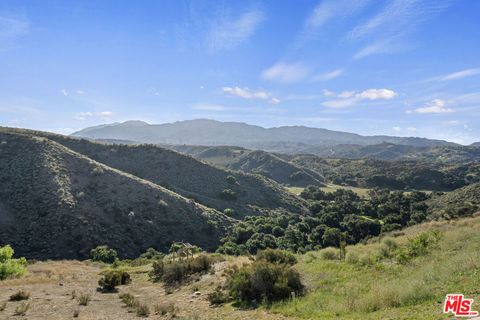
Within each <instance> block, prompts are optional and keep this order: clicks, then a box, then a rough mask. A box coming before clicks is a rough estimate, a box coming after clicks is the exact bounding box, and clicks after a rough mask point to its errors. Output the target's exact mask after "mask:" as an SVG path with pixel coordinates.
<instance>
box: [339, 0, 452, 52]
mask: <svg viewBox="0 0 480 320" xmlns="http://www.w3.org/2000/svg"><path fill="white" fill-rule="evenodd" d="M451 2H452V0H393V1H391V2H388V3H387V5H386V6H385V7H384V8H383V9H382V10H381V11H380V12H379V13H377V14H376V15H374V16H373V17H372V18H370V19H369V20H367V21H365V22H363V23H361V24H359V25H357V26H356V27H354V28H353V29H352V30H351V31H350V32H348V34H347V35H346V39H348V40H352V41H360V40H365V41H368V42H369V43H370V44H368V45H365V46H364V48H363V49H361V50H360V51H358V52H357V53H356V54H355V55H354V58H355V59H361V58H364V57H367V56H370V55H373V54H379V53H391V52H396V51H398V50H401V49H403V48H405V47H408V45H407V44H405V43H407V42H408V40H407V39H406V37H407V35H409V34H411V33H412V32H414V31H415V30H416V29H418V27H419V26H420V25H421V24H422V23H424V22H425V21H427V20H428V19H431V18H432V17H434V16H435V15H436V14H438V13H440V12H442V11H443V10H445V9H446V8H447V7H448V6H449V5H450V3H451ZM392 45H395V46H392Z"/></svg>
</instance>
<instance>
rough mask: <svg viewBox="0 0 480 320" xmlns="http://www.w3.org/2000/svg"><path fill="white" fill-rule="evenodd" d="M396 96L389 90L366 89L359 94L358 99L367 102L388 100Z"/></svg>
mask: <svg viewBox="0 0 480 320" xmlns="http://www.w3.org/2000/svg"><path fill="white" fill-rule="evenodd" d="M397 95H398V94H397V93H396V92H395V91H393V90H389V89H368V90H365V91H363V92H361V93H359V95H358V96H359V98H361V99H368V100H379V99H381V100H389V99H392V98H395V97H396V96H397Z"/></svg>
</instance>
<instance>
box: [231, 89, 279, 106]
mask: <svg viewBox="0 0 480 320" xmlns="http://www.w3.org/2000/svg"><path fill="white" fill-rule="evenodd" d="M222 90H223V92H225V93H228V94H231V95H233V96H237V97H240V98H243V99H249V100H250V99H259V100H270V103H272V104H279V103H280V99H278V98H276V97H273V96H272V95H271V94H270V93H269V92H267V91H264V90H258V91H255V90H251V89H249V88H246V87H245V88H240V87H223V88H222Z"/></svg>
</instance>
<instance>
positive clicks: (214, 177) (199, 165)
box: [10, 129, 307, 218]
mask: <svg viewBox="0 0 480 320" xmlns="http://www.w3.org/2000/svg"><path fill="white" fill-rule="evenodd" d="M10 130H12V129H10ZM34 134H35V135H39V136H44V137H46V138H48V139H50V140H53V141H56V142H58V143H60V144H62V145H64V146H66V147H67V148H70V149H72V150H74V151H76V152H78V153H80V154H83V155H85V156H87V157H89V158H91V159H93V160H96V161H98V162H101V163H104V164H106V165H108V166H110V167H112V168H115V169H118V170H121V171H123V172H126V173H130V174H132V175H135V176H137V177H140V178H142V179H145V180H148V181H151V182H153V183H155V184H158V185H161V186H163V187H166V188H167V189H169V190H172V191H174V192H176V193H178V194H180V195H183V196H184V197H187V198H191V199H194V200H195V201H196V202H199V203H202V204H204V205H206V206H208V207H211V208H215V209H217V210H220V211H223V210H225V209H227V208H229V209H233V210H234V211H235V214H234V217H235V218H243V217H244V216H246V215H258V214H262V212H263V211H265V210H275V209H279V210H288V211H290V212H294V213H305V212H307V209H306V205H305V203H304V201H303V200H302V199H300V198H298V197H296V196H294V195H292V194H291V193H289V192H288V191H286V190H285V189H283V188H282V187H281V186H280V185H278V184H277V183H275V182H274V181H272V180H269V179H266V178H264V177H263V176H261V175H253V174H245V173H242V172H237V171H230V170H223V169H221V168H217V167H214V166H211V165H209V164H207V163H205V162H202V161H199V160H196V159H194V158H193V157H191V156H187V155H183V154H180V153H178V152H174V151H171V150H167V149H164V148H160V147H158V146H154V145H110V144H105V143H95V142H91V141H88V140H84V139H77V138H70V137H66V136H62V135H56V134H51V133H47V132H38V131H35V132H34ZM226 190H231V191H233V193H234V195H232V197H229V196H228V195H226V194H225V191H226Z"/></svg>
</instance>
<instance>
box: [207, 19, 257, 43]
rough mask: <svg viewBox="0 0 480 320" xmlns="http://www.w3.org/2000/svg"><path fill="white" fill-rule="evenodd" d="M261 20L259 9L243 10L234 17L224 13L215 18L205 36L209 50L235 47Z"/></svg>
mask: <svg viewBox="0 0 480 320" xmlns="http://www.w3.org/2000/svg"><path fill="white" fill-rule="evenodd" d="M263 20H264V14H263V12H262V11H259V10H251V11H248V12H245V13H244V14H242V15H240V16H239V17H236V18H232V17H230V16H225V15H224V16H222V17H220V18H218V19H215V20H214V22H213V24H212V26H211V28H210V32H209V34H208V36H207V40H208V44H209V48H210V51H211V52H215V51H221V50H230V49H233V48H235V47H236V46H238V45H239V44H240V43H242V42H244V41H245V40H247V39H248V38H249V37H251V36H252V35H253V33H254V32H255V29H256V28H257V27H258V25H259V24H260V23H261V22H262V21H263Z"/></svg>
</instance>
